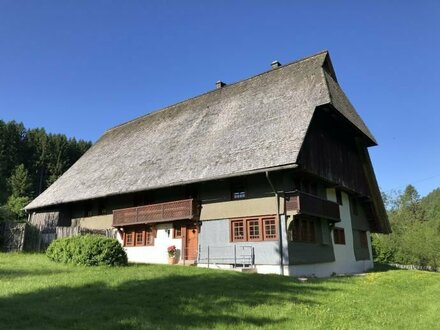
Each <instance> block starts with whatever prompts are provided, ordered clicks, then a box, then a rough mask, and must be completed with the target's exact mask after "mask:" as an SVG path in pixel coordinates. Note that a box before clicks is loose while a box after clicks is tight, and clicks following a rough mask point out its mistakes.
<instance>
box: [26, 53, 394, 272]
mask: <svg viewBox="0 0 440 330" xmlns="http://www.w3.org/2000/svg"><path fill="white" fill-rule="evenodd" d="M376 144H377V143H376V140H375V138H374V136H373V135H372V134H371V132H370V131H369V129H368V128H367V126H366V125H365V123H364V122H363V121H362V119H361V118H360V117H359V115H358V114H357V112H356V111H355V109H354V108H353V106H352V105H351V103H350V101H349V100H348V99H347V97H346V96H345V94H344V92H343V91H342V89H341V87H340V86H339V84H338V81H337V77H336V74H335V71H334V69H333V66H332V63H331V60H330V56H329V54H328V52H326V51H324V52H321V53H318V54H316V55H313V56H310V57H307V58H304V59H301V60H298V61H295V62H293V63H290V64H287V65H281V64H280V63H278V62H276V61H275V62H273V63H272V65H271V68H270V70H268V71H266V72H264V73H261V74H258V75H256V76H254V77H251V78H249V79H245V80H242V81H239V82H237V83H234V84H230V85H226V84H224V83H222V82H218V83H217V84H216V88H215V89H214V90H212V91H210V92H207V93H205V94H202V95H200V96H197V97H194V98H191V99H188V100H186V101H183V102H180V103H177V104H175V105H172V106H169V107H167V108H164V109H162V110H159V111H156V112H152V113H149V114H147V115H145V116H142V117H140V118H137V119H134V120H132V121H129V122H127V123H124V124H121V125H119V126H116V127H114V128H111V129H109V130H108V131H106V132H105V133H104V135H103V136H102V137H101V138H100V139H99V140H98V141H97V142H96V143H95V144H94V145H93V146H92V148H91V149H90V150H89V151H87V153H86V154H84V156H83V157H82V158H81V159H79V160H78V162H77V163H75V164H74V165H73V166H72V167H71V168H70V169H69V170H68V171H67V172H66V173H64V175H63V176H61V177H60V178H59V179H58V180H57V181H56V182H55V183H54V184H53V185H52V186H50V187H49V188H48V189H47V190H46V191H44V192H43V193H42V194H41V195H40V196H38V197H37V198H36V199H35V200H34V201H32V202H31V203H30V204H29V205H28V206H27V207H26V210H27V211H28V213H29V221H30V222H31V223H33V224H39V225H40V228H41V224H47V223H51V224H53V226H55V227H57V228H62V227H69V228H71V227H81V228H88V229H95V230H97V229H102V230H104V229H105V230H110V229H112V228H113V231H114V232H115V233H116V235H117V237H118V239H119V240H120V242H121V244H123V246H124V247H125V249H126V251H127V254H128V258H129V260H130V261H133V262H145V263H167V262H168V255H167V247H168V246H170V245H175V246H176V247H177V258H178V260H179V262H180V263H188V264H197V265H198V266H208V265H209V266H210V267H218V268H234V267H254V268H255V269H256V270H257V271H258V272H260V273H279V274H286V275H316V276H328V275H330V274H332V273H356V272H362V271H365V270H366V269H369V268H371V267H372V266H373V262H372V252H371V241H370V233H372V232H380V233H389V232H390V225H389V222H388V219H387V215H386V212H385V208H384V205H383V201H382V199H381V195H380V192H379V189H378V185H377V182H376V178H375V175H374V171H373V167H372V164H371V161H370V158H369V154H368V150H367V148H368V147H371V146H375V145H376ZM43 227H44V226H43ZM46 227H47V228H49V227H50V226H46ZM55 236H56V235H55V234H54V237H55Z"/></svg>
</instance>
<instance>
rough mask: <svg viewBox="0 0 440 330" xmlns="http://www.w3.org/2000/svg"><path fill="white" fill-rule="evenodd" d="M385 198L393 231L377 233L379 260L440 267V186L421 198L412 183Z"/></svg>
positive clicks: (376, 249) (374, 247)
mask: <svg viewBox="0 0 440 330" xmlns="http://www.w3.org/2000/svg"><path fill="white" fill-rule="evenodd" d="M383 199H384V202H385V205H386V207H387V211H388V218H389V220H390V223H391V229H392V231H393V232H392V233H391V234H389V235H383V234H373V254H374V257H375V261H379V262H383V263H397V264H403V265H415V266H418V267H420V268H422V269H432V270H435V269H440V188H437V189H435V190H433V191H432V192H431V193H429V194H428V195H427V196H425V197H423V198H421V197H420V195H419V193H418V192H417V190H416V189H415V187H414V186H412V185H408V186H407V187H406V188H405V190H404V191H402V192H398V193H394V194H383Z"/></svg>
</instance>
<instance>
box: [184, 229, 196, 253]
mask: <svg viewBox="0 0 440 330" xmlns="http://www.w3.org/2000/svg"><path fill="white" fill-rule="evenodd" d="M185 234H186V235H185V236H186V240H185V243H186V244H185V250H186V251H185V259H186V260H196V259H197V242H198V239H197V238H198V229H197V226H196V225H192V224H191V225H187V226H186V233H185Z"/></svg>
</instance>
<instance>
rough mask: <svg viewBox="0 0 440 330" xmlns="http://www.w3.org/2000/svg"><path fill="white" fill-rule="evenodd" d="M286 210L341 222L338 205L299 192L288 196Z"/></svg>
mask: <svg viewBox="0 0 440 330" xmlns="http://www.w3.org/2000/svg"><path fill="white" fill-rule="evenodd" d="M286 210H287V211H296V212H297V213H298V214H306V215H311V216H315V217H320V218H326V219H330V220H334V221H340V220H341V215H340V213H339V205H338V203H335V202H332V201H329V200H327V199H322V198H320V197H318V196H315V195H311V194H308V193H305V192H302V191H298V190H297V191H294V192H291V193H288V194H286Z"/></svg>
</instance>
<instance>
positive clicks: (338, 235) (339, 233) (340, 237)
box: [333, 228, 345, 245]
mask: <svg viewBox="0 0 440 330" xmlns="http://www.w3.org/2000/svg"><path fill="white" fill-rule="evenodd" d="M333 237H334V239H335V244H343V245H345V232H344V228H335V229H334V230H333Z"/></svg>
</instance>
